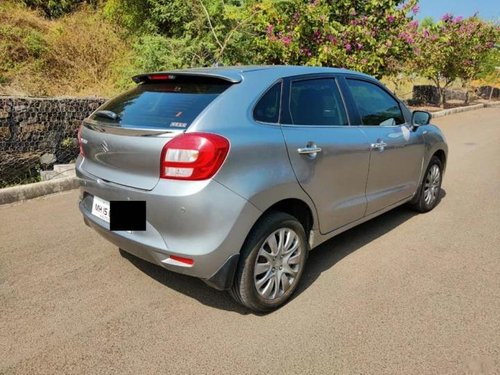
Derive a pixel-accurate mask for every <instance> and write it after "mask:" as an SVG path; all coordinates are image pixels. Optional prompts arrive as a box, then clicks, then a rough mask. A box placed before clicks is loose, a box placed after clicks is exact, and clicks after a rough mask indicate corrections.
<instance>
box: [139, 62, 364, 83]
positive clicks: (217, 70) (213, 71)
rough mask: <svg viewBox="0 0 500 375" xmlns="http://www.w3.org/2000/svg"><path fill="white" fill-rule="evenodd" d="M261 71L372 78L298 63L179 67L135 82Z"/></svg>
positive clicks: (236, 78)
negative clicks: (165, 76) (175, 76)
mask: <svg viewBox="0 0 500 375" xmlns="http://www.w3.org/2000/svg"><path fill="white" fill-rule="evenodd" d="M254 73H259V75H261V76H262V75H265V76H267V77H268V78H270V79H278V78H284V77H290V76H296V75H302V74H320V73H333V74H335V73H342V74H347V73H348V74H353V75H359V76H364V77H369V78H372V79H373V77H371V76H369V75H366V74H364V73H360V72H356V71H353V70H348V69H344V68H329V67H320V66H296V65H240V66H238V65H237V66H220V67H209V68H192V69H178V70H169V71H162V72H154V73H145V74H140V75H137V76H135V77H133V80H134V81H135V82H142V81H145V80H147V79H148V77H149V76H151V75H155V74H159V75H160V74H172V75H189V76H205V77H214V78H221V79H224V80H226V81H229V82H231V83H238V82H241V81H242V80H243V79H244V78H245V77H246V76H250V75H253V74H254Z"/></svg>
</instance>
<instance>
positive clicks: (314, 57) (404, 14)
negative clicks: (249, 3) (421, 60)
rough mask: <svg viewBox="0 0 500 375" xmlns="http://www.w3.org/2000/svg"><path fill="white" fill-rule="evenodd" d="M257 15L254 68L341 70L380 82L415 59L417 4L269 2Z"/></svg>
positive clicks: (397, 0)
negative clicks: (262, 65) (257, 65)
mask: <svg viewBox="0 0 500 375" xmlns="http://www.w3.org/2000/svg"><path fill="white" fill-rule="evenodd" d="M251 9H252V7H251ZM253 9H258V10H259V11H258V12H257V13H256V14H257V16H256V17H255V19H254V22H253V31H252V32H253V34H254V35H256V38H255V54H254V56H255V60H256V61H255V62H258V63H268V64H269V63H271V64H273V63H274V64H297V65H321V66H337V67H345V68H349V69H354V70H359V71H362V72H365V73H368V74H372V75H375V76H377V77H381V76H382V75H386V74H392V73H395V72H397V71H399V70H400V68H401V65H402V64H403V63H404V62H405V61H406V59H407V58H408V57H409V56H410V55H411V53H412V45H413V43H414V33H413V32H412V29H416V27H417V25H416V21H413V16H414V15H415V14H416V13H417V12H418V5H417V0H364V1H351V0H336V1H327V0H313V1H304V0H291V1H284V2H276V1H273V0H264V1H262V2H258V3H255V4H254V5H253ZM411 22H413V24H411Z"/></svg>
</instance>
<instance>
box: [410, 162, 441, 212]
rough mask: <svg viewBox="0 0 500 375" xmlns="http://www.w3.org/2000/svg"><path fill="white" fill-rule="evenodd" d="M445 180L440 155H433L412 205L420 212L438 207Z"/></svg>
mask: <svg viewBox="0 0 500 375" xmlns="http://www.w3.org/2000/svg"><path fill="white" fill-rule="evenodd" d="M442 181H443V164H442V163H441V160H439V158H438V157H436V156H433V157H432V158H431V161H430V162H429V165H428V166H427V169H426V170H425V174H424V178H423V180H422V183H421V184H420V187H419V188H418V191H417V194H416V196H415V198H414V199H413V200H412V201H411V202H410V207H411V208H413V209H414V210H415V211H418V212H422V213H423V212H428V211H430V210H432V209H433V208H434V207H436V206H437V205H438V203H439V201H440V200H441V183H442Z"/></svg>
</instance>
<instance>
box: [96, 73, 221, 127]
mask: <svg viewBox="0 0 500 375" xmlns="http://www.w3.org/2000/svg"><path fill="white" fill-rule="evenodd" d="M229 86H231V84H230V83H228V82H226V81H222V80H217V79H205V80H203V81H202V82H189V81H188V82H178V81H172V82H161V83H160V82H158V83H143V84H140V85H138V86H136V87H135V88H133V89H132V90H130V91H127V92H126V93H124V94H122V95H120V96H117V97H116V98H114V99H112V100H110V101H109V102H108V103H106V104H105V105H104V106H103V107H101V108H99V111H96V112H95V113H94V114H93V115H92V116H91V117H90V118H91V119H92V120H95V121H99V122H105V123H107V125H108V123H109V125H110V126H118V127H133V128H148V129H156V128H161V129H165V128H167V129H168V128H172V129H173V128H176V129H185V128H187V127H188V126H189V125H191V123H192V122H193V120H194V119H195V118H196V116H198V115H199V114H200V112H201V111H203V109H205V108H206V107H207V106H208V105H209V104H210V103H211V102H212V100H214V99H215V98H216V97H217V96H219V95H220V94H221V93H222V92H224V91H225V90H226V89H227V88H228V87H229ZM100 111H104V112H105V111H111V112H112V113H114V114H116V115H117V116H116V117H115V118H114V119H113V118H110V116H109V115H108V116H105V115H103V114H102V112H101V113H100ZM108 114H109V112H108Z"/></svg>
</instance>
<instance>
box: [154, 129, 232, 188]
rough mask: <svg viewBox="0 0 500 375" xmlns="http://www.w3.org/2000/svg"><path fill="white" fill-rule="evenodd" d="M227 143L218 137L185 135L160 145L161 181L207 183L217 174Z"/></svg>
mask: <svg viewBox="0 0 500 375" xmlns="http://www.w3.org/2000/svg"><path fill="white" fill-rule="evenodd" d="M228 152H229V141H228V140H227V139H226V138H224V137H221V136H220V135H217V134H207V133H184V134H181V135H179V136H177V137H175V138H173V139H171V140H170V141H169V142H167V143H166V144H165V146H163V150H162V152H161V163H160V165H161V170H160V178H166V179H174V180H206V179H208V178H210V177H212V176H213V175H215V174H216V173H217V171H218V170H219V168H220V167H221V165H222V163H224V160H225V159H226V156H227V153H228Z"/></svg>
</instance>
